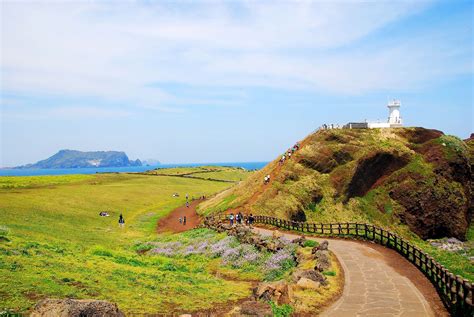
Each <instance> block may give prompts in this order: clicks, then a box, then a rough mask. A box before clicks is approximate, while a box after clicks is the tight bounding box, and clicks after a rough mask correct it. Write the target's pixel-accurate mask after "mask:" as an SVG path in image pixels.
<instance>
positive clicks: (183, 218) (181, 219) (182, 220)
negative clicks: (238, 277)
mask: <svg viewBox="0 0 474 317" xmlns="http://www.w3.org/2000/svg"><path fill="white" fill-rule="evenodd" d="M193 200H194V197H193ZM186 208H189V195H188V194H186ZM179 223H180V224H183V226H185V225H186V216H183V217H179Z"/></svg>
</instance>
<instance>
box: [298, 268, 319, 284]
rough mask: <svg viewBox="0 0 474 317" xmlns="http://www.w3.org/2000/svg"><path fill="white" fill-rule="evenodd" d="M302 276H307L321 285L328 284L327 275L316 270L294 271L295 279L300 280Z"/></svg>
mask: <svg viewBox="0 0 474 317" xmlns="http://www.w3.org/2000/svg"><path fill="white" fill-rule="evenodd" d="M301 278H306V279H309V280H312V281H314V282H318V283H320V284H321V285H326V284H327V279H326V276H324V275H323V274H321V273H320V272H317V271H314V270H298V271H296V272H294V273H293V281H295V282H298V281H299V280H300V279H301Z"/></svg>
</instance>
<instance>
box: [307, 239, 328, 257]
mask: <svg viewBox="0 0 474 317" xmlns="http://www.w3.org/2000/svg"><path fill="white" fill-rule="evenodd" d="M328 245H329V242H328V241H327V240H324V241H323V242H321V243H320V244H319V245H317V246H315V247H314V248H313V249H312V250H311V253H312V254H315V253H316V252H317V251H319V250H323V251H324V250H327V249H328Z"/></svg>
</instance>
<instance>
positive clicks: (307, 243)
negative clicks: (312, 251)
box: [303, 240, 319, 248]
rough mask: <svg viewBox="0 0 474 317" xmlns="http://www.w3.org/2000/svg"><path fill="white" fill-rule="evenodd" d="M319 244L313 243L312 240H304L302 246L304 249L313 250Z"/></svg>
mask: <svg viewBox="0 0 474 317" xmlns="http://www.w3.org/2000/svg"><path fill="white" fill-rule="evenodd" d="M318 245H319V243H318V242H316V241H314V240H306V241H305V242H304V244H303V247H305V248H314V247H315V246H318Z"/></svg>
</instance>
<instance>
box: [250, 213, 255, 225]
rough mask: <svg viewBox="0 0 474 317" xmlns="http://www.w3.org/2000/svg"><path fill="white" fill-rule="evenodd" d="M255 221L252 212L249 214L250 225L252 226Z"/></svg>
mask: <svg viewBox="0 0 474 317" xmlns="http://www.w3.org/2000/svg"><path fill="white" fill-rule="evenodd" d="M253 221H254V218H253V215H252V214H250V215H249V227H252V224H253Z"/></svg>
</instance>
